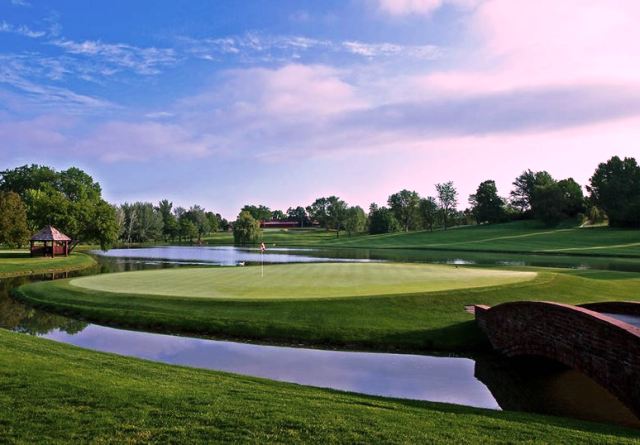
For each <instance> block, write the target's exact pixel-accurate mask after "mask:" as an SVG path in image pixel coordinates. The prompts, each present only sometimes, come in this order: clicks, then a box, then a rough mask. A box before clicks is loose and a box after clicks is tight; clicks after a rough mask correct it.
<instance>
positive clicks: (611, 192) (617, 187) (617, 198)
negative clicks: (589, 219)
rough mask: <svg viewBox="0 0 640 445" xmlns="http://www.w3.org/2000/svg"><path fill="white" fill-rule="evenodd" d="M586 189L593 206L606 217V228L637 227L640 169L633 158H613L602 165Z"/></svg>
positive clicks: (639, 222) (639, 218)
mask: <svg viewBox="0 0 640 445" xmlns="http://www.w3.org/2000/svg"><path fill="white" fill-rule="evenodd" d="M587 189H588V191H589V192H590V194H591V201H592V202H593V204H594V205H595V206H597V207H598V208H600V209H602V210H604V212H605V213H606V214H607V216H608V218H609V225H611V226H614V227H639V226H640V167H639V166H638V164H637V162H636V160H635V159H634V158H624V159H620V158H619V157H618V156H614V157H612V158H611V159H609V160H608V161H607V162H604V163H601V164H600V165H598V168H597V169H596V171H595V173H594V174H593V176H592V177H591V180H590V186H589V187H587Z"/></svg>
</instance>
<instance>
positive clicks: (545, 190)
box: [532, 178, 585, 226]
mask: <svg viewBox="0 0 640 445" xmlns="http://www.w3.org/2000/svg"><path fill="white" fill-rule="evenodd" d="M532 208H533V211H534V215H535V217H536V218H537V219H539V220H541V221H542V222H544V223H545V224H547V225H550V226H551V225H555V224H557V223H559V222H560V221H562V220H564V219H568V218H575V217H576V216H577V215H578V214H580V213H584V211H585V205H584V196H583V194H582V188H581V187H580V185H579V184H578V183H577V182H576V181H574V180H573V179H572V178H568V179H563V180H561V181H557V182H556V181H554V180H551V181H548V182H547V183H543V184H539V185H536V186H535V188H534V190H533V195H532Z"/></svg>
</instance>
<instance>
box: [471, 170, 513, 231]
mask: <svg viewBox="0 0 640 445" xmlns="http://www.w3.org/2000/svg"><path fill="white" fill-rule="evenodd" d="M469 203H470V204H471V205H472V210H471V211H472V213H473V216H474V218H475V220H476V222H477V223H478V224H481V223H483V222H488V223H496V222H500V221H502V220H503V219H504V215H505V212H504V200H503V199H502V198H501V197H499V196H498V189H497V188H496V183H495V181H491V180H489V181H484V182H482V183H480V185H479V186H478V189H477V190H476V193H475V194H474V195H471V196H470V197H469Z"/></svg>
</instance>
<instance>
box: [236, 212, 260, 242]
mask: <svg viewBox="0 0 640 445" xmlns="http://www.w3.org/2000/svg"><path fill="white" fill-rule="evenodd" d="M260 233H261V232H260V221H258V220H257V219H255V218H254V217H253V216H252V215H251V213H250V212H248V211H244V210H243V211H242V212H240V214H239V215H238V218H237V219H236V221H235V222H234V223H233V241H234V242H235V243H236V244H240V245H247V244H255V243H257V242H258V240H259V239H260Z"/></svg>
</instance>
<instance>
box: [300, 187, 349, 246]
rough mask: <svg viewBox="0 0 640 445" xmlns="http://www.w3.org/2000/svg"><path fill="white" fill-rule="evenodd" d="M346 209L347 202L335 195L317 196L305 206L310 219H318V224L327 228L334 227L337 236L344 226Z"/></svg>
mask: <svg viewBox="0 0 640 445" xmlns="http://www.w3.org/2000/svg"><path fill="white" fill-rule="evenodd" d="M346 211H347V203H346V202H344V201H343V200H341V199H340V198H338V197H337V196H329V197H328V198H325V197H323V198H318V199H316V200H315V201H314V202H313V204H311V205H310V206H309V207H307V212H308V213H309V216H310V217H311V218H312V219H314V220H316V221H318V222H319V223H320V226H321V227H324V228H325V229H327V230H329V229H334V230H335V231H336V236H338V237H339V236H340V231H341V230H342V229H343V228H344V223H345V218H346V216H347V213H346Z"/></svg>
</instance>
